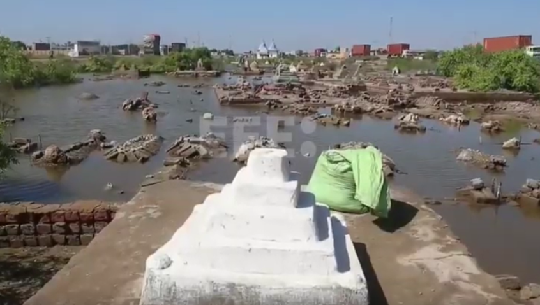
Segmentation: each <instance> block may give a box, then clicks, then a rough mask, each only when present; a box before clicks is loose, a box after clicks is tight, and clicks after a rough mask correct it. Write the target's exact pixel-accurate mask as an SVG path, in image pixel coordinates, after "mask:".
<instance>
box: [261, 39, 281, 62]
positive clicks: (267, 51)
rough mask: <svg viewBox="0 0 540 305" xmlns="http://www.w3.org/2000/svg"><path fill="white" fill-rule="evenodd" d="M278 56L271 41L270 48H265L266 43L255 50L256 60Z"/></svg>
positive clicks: (274, 44)
mask: <svg viewBox="0 0 540 305" xmlns="http://www.w3.org/2000/svg"><path fill="white" fill-rule="evenodd" d="M279 55H280V52H279V49H278V48H277V46H276V43H275V42H274V41H272V43H271V44H270V46H269V47H268V46H266V42H264V41H263V42H262V43H261V44H260V45H259V49H258V50H257V59H264V58H278V57H279Z"/></svg>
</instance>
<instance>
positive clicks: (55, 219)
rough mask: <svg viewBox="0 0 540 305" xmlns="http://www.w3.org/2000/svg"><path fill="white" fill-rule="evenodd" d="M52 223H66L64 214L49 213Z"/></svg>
mask: <svg viewBox="0 0 540 305" xmlns="http://www.w3.org/2000/svg"><path fill="white" fill-rule="evenodd" d="M51 221H52V222H64V221H66V212H64V211H55V212H52V213H51Z"/></svg>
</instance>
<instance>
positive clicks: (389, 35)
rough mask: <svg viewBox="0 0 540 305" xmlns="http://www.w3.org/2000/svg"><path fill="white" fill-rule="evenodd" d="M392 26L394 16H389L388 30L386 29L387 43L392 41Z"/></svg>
mask: <svg viewBox="0 0 540 305" xmlns="http://www.w3.org/2000/svg"><path fill="white" fill-rule="evenodd" d="M393 27H394V17H393V16H390V30H389V31H388V43H389V44H390V43H392V29H393Z"/></svg>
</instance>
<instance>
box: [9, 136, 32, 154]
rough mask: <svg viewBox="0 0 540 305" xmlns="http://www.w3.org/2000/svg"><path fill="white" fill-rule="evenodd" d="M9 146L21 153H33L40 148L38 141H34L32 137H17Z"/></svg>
mask: <svg viewBox="0 0 540 305" xmlns="http://www.w3.org/2000/svg"><path fill="white" fill-rule="evenodd" d="M8 146H9V147H10V148H11V149H13V150H15V151H16V152H18V153H21V154H31V153H33V152H34V151H36V150H37V149H38V143H35V142H32V140H30V139H23V138H15V139H13V140H12V141H11V142H10V143H9V144H8Z"/></svg>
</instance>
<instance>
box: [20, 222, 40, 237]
mask: <svg viewBox="0 0 540 305" xmlns="http://www.w3.org/2000/svg"><path fill="white" fill-rule="evenodd" d="M20 228H21V233H22V234H24V235H34V234H36V227H35V226H34V225H33V224H31V223H26V224H23V225H21V226H20Z"/></svg>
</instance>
